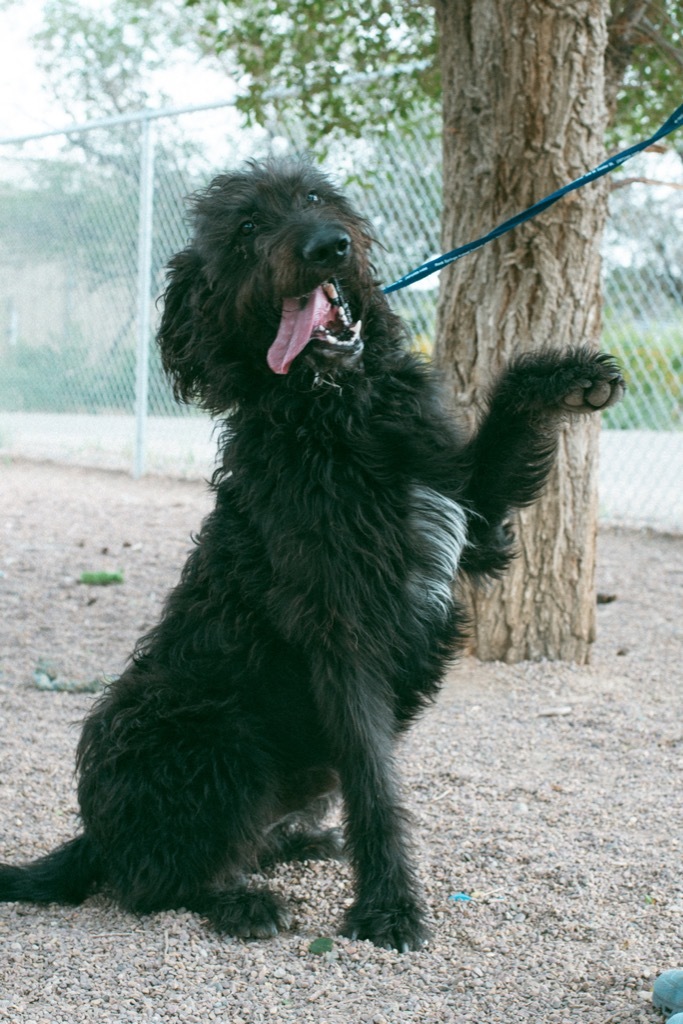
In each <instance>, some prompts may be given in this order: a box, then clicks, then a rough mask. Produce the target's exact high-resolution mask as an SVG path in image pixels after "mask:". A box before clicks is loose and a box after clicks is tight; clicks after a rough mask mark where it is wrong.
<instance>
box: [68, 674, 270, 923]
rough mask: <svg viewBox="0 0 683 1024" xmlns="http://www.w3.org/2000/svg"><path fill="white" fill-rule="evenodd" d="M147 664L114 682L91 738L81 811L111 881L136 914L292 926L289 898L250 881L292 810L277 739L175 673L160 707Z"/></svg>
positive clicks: (95, 716)
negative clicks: (285, 807) (186, 913)
mask: <svg viewBox="0 0 683 1024" xmlns="http://www.w3.org/2000/svg"><path fill="white" fill-rule="evenodd" d="M138 671H139V670H138V669H137V668H133V669H131V670H129V673H128V676H127V678H126V679H124V677H123V676H122V677H121V678H120V680H118V681H117V682H116V683H114V684H113V685H112V688H111V690H110V692H109V693H108V695H107V696H106V698H104V699H103V700H102V702H101V703H100V705H99V706H98V707H96V709H95V711H94V712H93V713H92V714H91V715H90V717H89V718H88V720H87V722H86V724H85V727H84V731H83V736H82V739H81V745H80V748H79V767H80V779H79V800H80V804H81V813H82V817H83V821H84V823H85V826H86V829H87V831H88V834H89V835H90V836H91V838H92V841H93V843H94V844H95V848H96V850H97V852H98V854H99V856H100V859H101V862H102V876H103V881H104V882H105V883H106V885H107V887H108V889H109V890H110V891H111V892H112V893H113V895H114V897H115V899H116V900H117V901H118V903H119V904H120V905H121V906H122V907H123V908H124V909H126V910H129V911H132V912H133V913H150V912H154V911H160V910H167V909H174V908H175V909H177V908H180V907H184V908H186V909H188V910H194V911H197V912H199V913H201V914H203V915H204V916H205V917H207V918H208V919H209V921H210V922H211V923H212V924H213V925H214V927H215V928H216V929H217V930H219V931H222V932H229V933H231V934H234V935H239V936H245V937H246V936H253V937H263V936H269V935H273V934H275V933H276V932H277V931H278V930H279V929H281V928H286V927H287V925H288V923H289V915H288V913H287V911H286V908H285V907H284V905H283V904H282V903H281V901H280V900H279V898H278V897H276V896H274V895H271V894H270V893H269V892H267V891H265V890H260V889H256V888H253V887H251V886H248V885H246V884H245V882H244V875H245V874H247V873H249V872H250V871H253V870H254V869H255V868H256V867H257V866H258V853H259V850H260V848H261V846H262V843H263V837H264V835H265V834H267V831H268V829H269V828H270V826H271V825H272V822H273V821H276V820H278V818H281V817H282V810H281V802H280V800H279V799H278V794H277V789H278V785H277V780H278V777H279V774H278V770H277V765H276V764H275V762H274V760H273V757H272V755H271V753H269V750H268V744H267V742H266V741H264V740H263V738H262V737H261V734H260V731H259V729H258V727H257V725H256V723H255V722H254V721H253V720H250V719H247V718H246V717H245V716H244V715H243V714H241V713H240V711H241V709H240V708H239V707H237V706H236V705H235V703H234V702H233V701H224V702H223V703H222V704H219V703H217V702H214V703H211V704H209V703H206V704H204V705H202V704H197V706H196V707H187V706H186V705H185V704H184V700H183V693H182V691H181V690H180V689H179V688H178V689H177V690H176V689H174V690H171V689H170V688H168V687H167V684H166V683H164V686H165V687H166V688H165V691H164V702H163V704H161V702H160V707H161V711H162V712H163V713H161V714H160V713H159V712H158V706H157V703H155V700H156V691H158V690H160V689H161V682H159V681H158V680H160V677H161V672H160V670H157V675H156V680H157V686H156V688H152V687H151V686H149V687H148V688H147V689H143V688H141V687H138V686H136V685H134V684H135V683H136V673H137V672H138ZM149 678H151V671H150V672H149ZM150 705H151V707H150ZM152 712H154V713H152Z"/></svg>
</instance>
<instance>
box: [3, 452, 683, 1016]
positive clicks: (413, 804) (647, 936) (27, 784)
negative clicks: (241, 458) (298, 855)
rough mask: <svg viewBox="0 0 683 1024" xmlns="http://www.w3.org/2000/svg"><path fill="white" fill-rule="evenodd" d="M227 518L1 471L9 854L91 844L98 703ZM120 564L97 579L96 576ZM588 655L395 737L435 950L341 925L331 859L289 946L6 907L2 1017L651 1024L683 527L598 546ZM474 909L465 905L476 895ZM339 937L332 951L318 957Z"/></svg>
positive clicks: (672, 922)
mask: <svg viewBox="0 0 683 1024" xmlns="http://www.w3.org/2000/svg"><path fill="white" fill-rule="evenodd" d="M209 507H210V497H209V495H208V492H207V488H206V487H205V486H203V485H201V484H198V483H196V482H194V483H188V482H183V481H173V480H168V479H163V478H147V479H143V480H141V481H133V480H131V479H130V478H129V477H127V476H125V475H119V474H115V473H105V472H97V471H89V470H81V469H77V468H67V467H60V466H52V465H47V464H35V463H28V462H21V461H17V462H9V463H6V464H4V465H3V466H2V468H1V469H0V571H1V572H2V576H0V623H1V624H0V851H1V855H2V857H3V858H7V859H12V858H19V857H27V856H33V855H35V854H37V853H39V852H43V851H45V850H46V849H47V848H49V847H50V845H51V844H53V843H54V842H56V841H57V840H59V839H62V838H67V837H68V836H70V835H71V834H72V833H73V830H74V827H75V823H74V814H75V801H74V795H73V783H72V769H73V750H74V746H75V743H76V740H77V736H78V728H77V724H78V722H79V720H80V719H81V718H82V716H83V715H84V713H85V712H86V711H87V708H88V706H89V704H90V701H91V700H92V697H91V696H89V695H83V694H72V693H62V692H43V691H39V690H37V689H35V688H34V686H33V685H32V676H33V672H34V669H35V668H36V665H37V663H38V660H39V658H41V657H42V658H48V659H49V660H50V661H51V662H52V664H53V665H54V666H55V667H56V668H57V669H58V671H59V674H60V675H61V676H63V677H65V678H69V679H76V680H89V679H92V678H94V677H96V676H100V675H102V674H107V673H108V674H113V673H116V672H118V671H120V669H121V667H122V665H123V664H124V662H125V659H126V658H127V656H128V655H129V653H130V650H131V648H132V646H133V644H134V642H135V640H136V639H137V637H138V636H139V635H140V634H141V633H142V632H144V631H145V630H146V629H147V628H148V627H149V626H151V625H152V624H153V623H154V621H155V620H156V617H157V615H158V613H159V609H160V605H161V602H162V600H163V597H164V595H165V592H166V590H167V589H168V587H169V586H171V585H172V584H173V583H174V582H175V580H176V578H177V575H178V572H179V570H180V567H181V565H182V562H183V560H184V558H185V555H186V553H187V551H188V549H189V547H190V534H191V532H192V531H194V530H196V529H197V528H198V526H199V523H200V521H201V518H202V516H203V515H204V514H205V513H206V512H207V511H208V509H209ZM118 571H121V572H122V573H123V577H124V582H123V583H122V584H119V585H112V586H108V587H90V586H86V585H84V584H81V583H79V582H78V580H79V579H80V576H81V573H83V572H118ZM598 589H599V590H600V591H601V592H603V593H604V594H606V595H609V596H611V597H613V598H615V599H613V600H611V601H610V602H609V603H604V604H601V605H600V607H599V609H598V627H599V635H598V641H597V643H596V645H595V649H594V653H593V659H592V664H591V665H590V666H589V667H586V668H579V667H576V666H572V665H566V664H551V663H538V664H531V663H525V664H522V665H517V666H504V665H501V664H493V665H480V664H478V663H477V662H475V661H474V660H467V661H465V662H464V663H462V664H461V665H459V666H458V667H457V668H456V669H454V671H453V672H452V673H451V676H450V678H449V680H448V683H447V685H446V687H445V688H444V693H443V694H442V697H441V699H440V700H439V702H438V704H437V706H436V707H435V708H434V709H432V710H431V711H430V712H429V713H428V714H427V715H425V716H424V718H423V719H422V721H421V722H420V723H419V724H418V725H417V726H416V727H415V728H414V729H413V731H412V732H411V734H410V735H409V737H408V738H407V740H406V741H405V743H404V744H403V746H402V748H401V769H402V774H403V778H404V780H405V787H406V802H407V804H408V806H409V808H410V811H411V814H412V816H413V818H414V821H415V833H416V840H417V845H418V853H419V861H420V866H421V875H422V878H423V880H424V886H425V890H426V896H427V901H428V905H429V908H430V912H431V915H432V925H433V929H434V938H433V939H432V941H431V942H430V944H429V946H428V948H427V949H425V950H424V951H423V952H420V953H411V954H408V955H405V956H400V955H399V954H396V953H393V952H388V951H384V950H378V949H375V948H374V947H372V946H370V945H369V944H367V943H364V942H355V943H354V942H349V941H347V940H342V939H339V938H338V937H337V936H336V928H337V926H338V922H339V919H340V916H341V913H342V911H343V908H344V906H345V904H346V903H347V902H348V900H349V898H350V880H349V874H348V869H347V867H346V866H345V865H339V864H310V865H303V866H301V865H299V866H296V867H293V866H282V867H280V868H278V869H277V870H276V871H275V872H273V875H272V877H271V884H272V886H273V887H274V888H275V889H277V890H278V891H280V892H282V893H283V894H284V895H285V896H286V898H287V899H288V900H289V901H290V904H291V906H292V909H293V914H294V931H292V932H291V933H287V934H285V935H282V936H280V937H278V938H277V939H275V940H272V941H268V942H261V943H245V942H240V941H236V940H233V939H220V938H218V937H217V936H215V935H213V934H211V933H210V932H209V931H207V929H206V928H205V927H204V926H203V924H202V922H201V921H200V920H199V919H198V918H197V917H195V916H193V915H190V914H183V913H167V914H157V915H153V916H151V917H149V918H145V919H136V918H133V917H131V916H129V915H126V914H123V913H121V912H119V911H118V910H116V908H114V907H113V906H112V905H111V904H109V903H108V902H107V901H106V900H105V899H104V898H102V897H96V898H93V899H92V900H89V901H88V902H87V903H86V904H84V905H83V906H82V907H78V908H75V909H74V908H64V907H55V906H50V907H47V908H44V907H43V908H40V907H28V906H22V905H16V906H13V905H4V906H0V1019H4V1020H8V1021H11V1022H17V1024H29V1022H36V1024H38V1022H41V1024H42V1022H48V1021H49V1022H55V1024H58V1022H62V1021H63V1022H69V1024H71V1022H73V1021H74V1020H78V1021H92V1022H97V1024H108V1022H114V1021H116V1022H128V1021H131V1022H132V1021H136V1022H137V1021H141V1022H143V1021H144V1022H149V1024H156V1022H163V1024H172V1022H175V1021H178V1022H182V1024H191V1022H194V1021H196V1022H202V1024H206V1022H207V1021H211V1020H216V1021H226V1022H228V1021H230V1022H235V1024H239V1022H240V1021H242V1022H244V1024H260V1022H262V1021H263V1022H284V1024H303V1022H309V1021H310V1022H316V1024H325V1022H326V1024H342V1022H343V1024H365V1022H375V1024H382V1022H386V1024H396V1022H407V1021H410V1022H414V1021H425V1022H428V1024H431V1022H439V1021H453V1022H458V1024H483V1022H484V1021H486V1024H496V1022H503V1021H504V1022H505V1024H510V1022H526V1021H529V1022H534V1024H539V1022H548V1024H569V1022H572V1024H574V1022H576V1021H581V1022H582V1024H608V1022H613V1024H635V1022H639V1024H645V1022H656V1021H659V1020H661V1017H659V1015H658V1014H656V1013H655V1012H654V1010H653V1009H652V1007H651V1003H650V1002H649V995H648V992H649V989H651V986H652V981H653V979H654V977H655V975H656V974H657V973H658V972H659V971H661V970H664V969H666V968H668V967H677V966H682V965H683V879H682V877H681V847H682V846H683V841H681V839H680V838H679V837H680V836H681V834H683V833H682V828H681V826H682V825H683V820H682V819H683V811H682V809H681V800H680V792H681V771H682V770H683V716H682V715H681V703H682V699H681V686H682V682H681V669H680V664H681V654H682V653H683V616H682V614H681V612H682V609H683V538H680V537H678V538H676V537H668V536H664V535H654V534H647V533H635V532H603V534H602V535H601V537H600V544H599V575H598ZM468 897H469V898H468ZM328 936H329V937H331V938H332V939H333V943H332V949H331V952H326V953H324V954H322V955H315V954H314V953H312V952H309V945H310V943H311V942H312V941H313V940H315V939H317V938H320V937H328Z"/></svg>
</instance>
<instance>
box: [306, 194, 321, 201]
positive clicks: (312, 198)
mask: <svg viewBox="0 0 683 1024" xmlns="http://www.w3.org/2000/svg"><path fill="white" fill-rule="evenodd" d="M306 202H307V203H319V202H320V196H319V195H318V193H317V192H309V193H308V195H307V196H306Z"/></svg>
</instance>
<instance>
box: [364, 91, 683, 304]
mask: <svg viewBox="0 0 683 1024" xmlns="http://www.w3.org/2000/svg"><path fill="white" fill-rule="evenodd" d="M682 125H683V103H682V104H681V106H680V107H678V108H677V109H676V110H674V112H673V114H672V115H671V117H669V118H667V120H666V121H665V122H664V124H663V125H662V127H661V128H660V129H659V130H658V131H656V132H655V134H654V135H652V136H651V137H650V138H649V139H645V141H644V142H638V143H636V145H635V146H630V147H629V148H628V149H624V150H622V151H621V153H615V154H614V156H611V157H609V158H608V159H607V160H604V161H603V162H602V163H601V164H599V165H598V166H597V167H595V168H594V169H593V170H592V171H588V172H587V173H586V174H582V175H581V177H580V178H576V179H575V180H574V181H570V182H569V184H568V185H564V186H563V187H562V188H559V189H558V190H557V192H552V193H551V194H550V195H549V196H546V197H545V199H539V201H538V202H537V203H534V204H533V206H530V207H529V208H528V210H524V211H523V212H522V213H518V214H516V216H514V217H511V218H510V219H509V220H506V221H504V222H503V223H502V224H499V225H498V227H497V228H494V229H493V231H489V233H488V234H487V235H483V236H482V237H481V238H478V239H477V240H476V241H474V242H468V243H467V245H460V246H458V248H457V249H452V250H451V251H450V252H447V253H445V254H444V255H443V256H437V257H436V259H433V260H429V261H428V262H427V263H423V264H421V266H419V267H416V269H415V270H411V271H410V272H409V273H408V274H404V276H403V277H400V278H399V279H398V281H394V283H393V284H390V285H387V287H386V288H384V289H383V291H384V292H385V294H388V293H389V292H396V291H398V290H399V288H406V287H407V286H408V285H409V284H414V283H415V282H416V281H421V280H422V278H423V277H429V275H430V274H435V273H436V271H437V270H441V269H442V268H443V267H446V266H448V264H449V263H454V262H455V261H456V260H459V259H460V257H461V256H466V255H467V253H469V252H474V251H475V250H476V249H481V247H482V246H483V245H486V243H487V242H491V241H493V239H494V238H499V237H500V236H501V235H504V234H505V233H506V232H507V231H512V229H513V228H516V227H517V226H518V225H519V224H523V223H524V221H526V220H531V218H532V217H535V216H536V214H538V213H541V212H542V211H543V210H546V209H547V208H548V207H549V206H552V204H553V203H556V202H557V200H558V199H561V198H562V196H566V195H567V193H568V192H573V191H574V189H577V188H581V187H582V186H583V185H587V184H588V183H589V182H591V181H595V179H596V178H601V177H602V176H603V174H608V173H609V172H610V171H613V170H614V169H615V167H620V166H621V164H623V163H625V162H626V161H627V160H630V159H631V157H632V156H635V155H636V153H641V152H642V151H643V150H644V149H647V147H648V146H651V145H652V144H653V143H655V142H657V141H658V139H661V138H663V137H664V136H665V135H669V134H670V132H673V131H675V130H676V128H680V127H681V126H682Z"/></svg>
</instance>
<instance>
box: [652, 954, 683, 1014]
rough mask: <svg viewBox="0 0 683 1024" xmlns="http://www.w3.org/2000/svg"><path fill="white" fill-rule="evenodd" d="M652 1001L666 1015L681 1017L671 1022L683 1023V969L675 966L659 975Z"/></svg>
mask: <svg viewBox="0 0 683 1024" xmlns="http://www.w3.org/2000/svg"><path fill="white" fill-rule="evenodd" d="M652 1002H653V1003H654V1005H655V1006H656V1007H657V1009H658V1010H661V1011H662V1013H663V1014H664V1015H665V1016H666V1017H671V1016H672V1014H675V1015H676V1016H677V1017H680V1018H681V1020H680V1021H677V1020H674V1021H669V1024H683V969H681V968H679V967H675V968H674V969H673V970H671V971H664V973H663V974H660V975H659V977H658V978H657V980H656V981H655V983H654V988H653V990H652Z"/></svg>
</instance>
